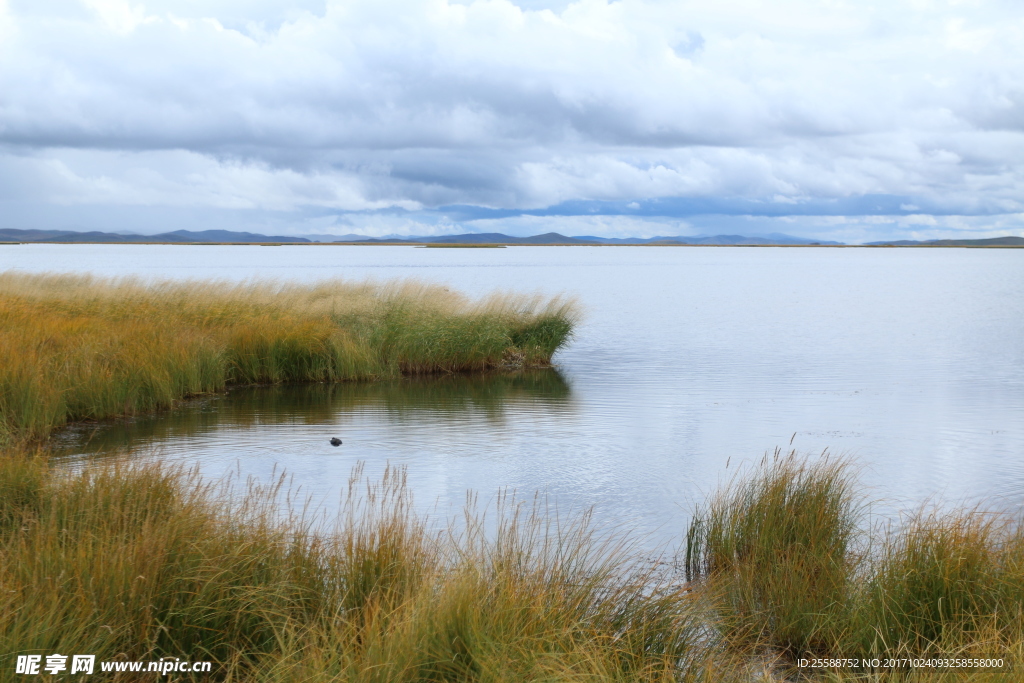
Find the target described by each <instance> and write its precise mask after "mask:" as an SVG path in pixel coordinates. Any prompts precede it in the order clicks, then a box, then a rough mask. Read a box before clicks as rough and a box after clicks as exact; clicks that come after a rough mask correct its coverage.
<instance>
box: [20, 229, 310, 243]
mask: <svg viewBox="0 0 1024 683" xmlns="http://www.w3.org/2000/svg"><path fill="white" fill-rule="evenodd" d="M0 241H4V242H63V243H67V242H81V243H87V244H132V243H139V242H160V243H168V242H171V243H180V244H191V243H203V242H296V243H298V242H311V241H312V240H308V239H306V238H304V237H282V236H278V235H260V234H257V233H254V232H233V231H231V230H201V231H199V232H193V231H191V230H175V231H174V232H164V233H161V234H159V235H134V234H125V233H119V232H95V231H93V232H77V231H73V230H13V229H9V228H3V229H0Z"/></svg>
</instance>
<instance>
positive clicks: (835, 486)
mask: <svg viewBox="0 0 1024 683" xmlns="http://www.w3.org/2000/svg"><path fill="white" fill-rule="evenodd" d="M853 483H854V480H853V477H852V476H851V472H850V469H849V466H848V465H847V464H846V463H845V462H843V461H842V460H838V459H829V458H827V457H826V458H824V459H823V460H821V461H820V462H817V463H813V464H812V463H810V462H808V461H806V460H801V459H799V458H797V457H796V455H795V454H794V453H790V454H786V455H784V454H783V453H782V452H781V451H779V450H776V451H775V453H774V454H773V455H772V456H770V457H769V456H766V457H765V459H764V460H763V461H762V462H761V464H760V467H759V469H758V470H757V471H756V472H755V473H753V474H752V475H750V476H748V477H747V478H745V479H739V478H737V479H734V480H733V481H732V482H731V483H730V485H728V486H727V487H725V488H724V489H723V490H722V491H721V492H719V493H718V494H717V495H715V496H713V497H712V498H711V499H710V500H709V502H708V503H706V504H705V505H704V506H702V507H701V508H699V509H698V510H697V511H696V513H695V515H694V518H693V521H692V523H691V525H690V528H689V531H688V533H687V550H686V573H687V578H688V579H690V580H696V579H698V578H700V577H712V578H713V581H714V583H715V585H716V586H718V587H719V588H720V590H721V594H722V599H721V608H720V616H721V619H722V624H723V627H724V628H725V629H726V630H727V631H728V632H729V635H730V637H732V638H741V639H743V640H747V641H756V642H766V643H768V644H770V645H771V646H772V647H775V648H779V649H781V650H783V651H785V652H788V653H792V654H794V655H797V654H803V653H806V652H817V651H823V650H824V651H827V650H828V649H829V647H830V646H831V645H832V644H834V643H835V642H837V641H836V638H837V634H838V633H839V632H840V631H841V630H842V628H843V626H844V623H843V622H844V620H845V612H846V609H847V603H848V593H849V586H850V583H851V579H852V576H853V574H854V572H855V570H856V561H855V560H854V555H853V550H854V547H853V546H854V544H855V540H856V538H855V534H856V531H857V528H858V524H859V522H860V521H861V509H860V508H859V506H858V505H857V503H856V502H855V500H854V497H853V495H852V492H853Z"/></svg>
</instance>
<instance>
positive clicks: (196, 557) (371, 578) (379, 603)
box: [0, 454, 709, 682]
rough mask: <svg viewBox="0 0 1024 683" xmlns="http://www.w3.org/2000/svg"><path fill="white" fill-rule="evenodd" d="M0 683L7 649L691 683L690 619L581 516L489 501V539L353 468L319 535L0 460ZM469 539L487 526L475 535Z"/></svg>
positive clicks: (326, 671) (131, 484) (245, 669)
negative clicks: (439, 520) (435, 519)
mask: <svg viewBox="0 0 1024 683" xmlns="http://www.w3.org/2000/svg"><path fill="white" fill-rule="evenodd" d="M0 493H2V494H3V495H2V496H0V558H2V562H0V586H2V587H3V590H2V593H0V679H3V680H6V679H8V678H9V677H11V676H13V673H12V672H13V670H14V669H13V662H12V661H10V660H12V659H13V657H14V656H15V655H17V654H32V653H38V654H44V655H46V654H52V653H56V652H59V653H90V654H95V655H97V659H99V660H110V659H127V660H152V659H156V658H159V657H161V656H171V657H175V656H176V657H182V658H187V659H189V660H191V661H196V660H204V659H205V660H212V661H214V662H215V664H216V672H215V673H216V676H215V678H216V679H218V680H252V681H328V680H330V681H388V682H391V681H409V682H413V681H453V682H454V681H466V682H469V681H510V682H511V681H554V680H558V681H571V680H579V681H584V680H588V681H594V680H602V681H669V680H673V681H674V680H689V679H694V680H695V679H697V678H698V677H699V676H700V675H701V672H703V671H704V670H705V669H704V667H703V665H702V661H703V660H704V659H705V654H706V652H707V651H708V647H709V645H708V642H707V640H706V637H704V636H702V627H701V624H700V621H699V612H698V611H697V610H696V609H693V604H692V603H693V601H692V598H691V597H690V596H688V595H687V594H686V593H684V592H681V591H680V590H679V588H678V587H677V586H674V585H672V584H671V583H667V582H666V581H665V580H664V579H662V578H659V577H658V576H657V575H656V574H655V573H654V572H652V571H651V569H650V568H649V567H648V566H646V565H644V564H643V563H641V562H639V561H638V560H637V559H636V558H635V557H634V556H633V555H631V554H630V553H629V551H628V548H626V547H625V546H623V545H621V544H619V545H617V544H615V543H614V542H608V541H603V540H601V539H599V538H596V537H595V536H594V534H593V531H592V530H591V528H590V525H589V519H588V518H587V517H586V516H582V517H577V518H573V519H562V520H558V519H557V517H555V516H553V515H549V514H547V512H546V510H545V508H544V507H543V506H542V505H539V504H537V503H536V502H534V503H533V504H531V503H529V502H519V501H516V500H514V499H512V498H505V499H503V500H501V501H499V503H498V504H497V505H496V507H495V508H494V513H495V514H496V515H497V520H496V522H495V523H494V524H491V525H488V523H485V522H486V519H485V517H484V514H483V512H481V511H480V510H477V509H475V508H467V513H466V517H465V519H464V520H462V521H461V522H460V523H459V524H456V525H453V526H451V527H448V526H442V527H433V526H431V525H430V524H428V523H427V522H426V521H425V520H423V519H421V518H418V517H417V516H416V515H415V514H414V513H413V511H412V507H411V499H410V496H409V492H408V490H407V488H406V486H405V477H404V472H403V471H402V470H396V469H392V470H389V471H388V472H387V473H386V474H385V475H384V477H383V479H382V480H381V481H379V482H375V483H373V482H367V481H366V480H365V478H362V477H361V473H360V472H358V471H357V472H356V473H355V476H354V478H353V479H352V481H351V482H350V487H349V494H348V496H347V497H346V503H345V507H344V510H343V512H342V514H341V516H340V518H339V520H338V522H337V524H336V525H335V526H333V527H325V526H323V525H318V524H316V523H314V522H315V521H316V518H315V517H303V516H301V515H300V516H295V515H291V516H289V515H287V514H284V515H283V516H282V513H281V509H282V508H281V500H282V499H281V496H282V494H283V493H285V490H284V489H282V488H281V486H280V482H278V483H276V484H273V485H270V486H263V487H260V486H255V485H250V486H249V487H248V488H247V489H245V490H243V491H241V492H240V493H236V494H234V495H227V494H225V493H224V491H223V490H222V489H218V488H216V487H213V486H210V485H206V484H203V483H201V482H200V480H199V479H198V478H197V476H196V474H195V473H194V472H187V471H184V470H182V469H180V468H169V467H165V466H161V465H158V464H152V463H149V464H140V463H128V462H114V463H106V464H103V465H100V466H97V467H91V468H87V469H84V470H82V471H79V472H74V473H72V472H67V471H58V470H55V469H53V468H52V467H51V466H50V465H48V464H47V463H46V461H44V460H43V459H41V458H38V457H36V458H33V457H28V456H26V455H24V454H21V455H20V456H19V457H4V458H0ZM487 530H493V532H492V531H487Z"/></svg>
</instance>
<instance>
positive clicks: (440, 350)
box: [0, 272, 575, 443]
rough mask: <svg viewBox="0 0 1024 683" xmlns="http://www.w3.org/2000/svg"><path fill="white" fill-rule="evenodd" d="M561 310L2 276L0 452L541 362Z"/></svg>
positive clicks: (330, 285) (389, 291)
mask: <svg viewBox="0 0 1024 683" xmlns="http://www.w3.org/2000/svg"><path fill="white" fill-rule="evenodd" d="M574 319H575V313H574V308H573V306H572V304H571V303H570V302H565V301H562V300H559V299H550V300H546V299H542V298H540V297H533V298H529V297H515V296H500V295H496V296H492V297H490V298H487V299H484V300H481V301H470V300H468V299H466V298H465V297H463V296H461V295H459V294H457V293H454V292H450V291H448V290H447V289H446V288H443V287H439V286H428V285H422V284H417V283H409V282H404V283H386V284H374V283H362V284H352V283H345V282H341V281H331V282H321V283H316V284H312V285H299V284H284V285H281V284H271V283H247V284H228V283H222V282H162V283H155V284H145V283H142V282H139V281H134V280H103V279H99V278H93V277H89V276H70V275H25V274H17V273H11V272H8V273H2V274H0V358H4V359H5V361H4V363H3V364H2V365H0V443H13V442H16V441H24V440H28V439H36V438H40V437H43V436H46V435H47V434H48V433H49V432H50V431H51V430H53V429H54V428H55V427H58V426H60V425H62V424H64V423H66V422H67V421H70V420H83V419H102V418H105V417H109V416H113V415H123V414H134V413H139V412H146V411H150V410H153V409H157V408H162V407H167V406H169V405H171V404H172V403H173V402H174V401H175V400H176V399H180V398H182V397H186V396H191V395H196V394H202V393H206V392H214V391H220V390H222V389H223V388H224V387H225V386H227V385H229V384H253V383H273V382H288V381H310V382H337V381H344V380H367V379H382V378H393V377H396V376H400V375H403V374H428V373H446V372H448V373H450V372H463V371H472V370H483V369H487V368H493V367H500V366H516V367H521V366H529V365H542V364H546V363H548V362H549V361H550V359H551V356H552V354H553V353H554V352H555V351H556V350H557V349H558V348H560V347H561V346H562V345H563V344H565V343H566V341H567V340H568V339H569V337H570V335H571V333H572V328H573V322H574Z"/></svg>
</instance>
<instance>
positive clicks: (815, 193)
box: [0, 0, 1024, 230]
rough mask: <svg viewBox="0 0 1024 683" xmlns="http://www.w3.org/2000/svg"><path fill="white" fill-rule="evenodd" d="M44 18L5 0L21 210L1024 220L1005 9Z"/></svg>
mask: <svg viewBox="0 0 1024 683" xmlns="http://www.w3.org/2000/svg"><path fill="white" fill-rule="evenodd" d="M48 6H49V3H44V4H40V3H33V2H29V1H28V0H20V1H14V2H0V144H2V145H4V147H2V148H0V178H3V179H4V182H8V181H9V182H10V183H11V185H9V187H14V186H15V183H16V184H17V186H18V187H20V188H23V191H22V192H21V194H19V195H18V197H17V199H18V201H21V202H28V201H34V202H37V203H39V204H40V205H51V204H52V205H75V204H81V205H96V206H99V205H110V206H114V205H117V206H152V207H159V206H168V207H172V206H179V207H180V206H191V207H210V208H216V209H237V210H246V211H295V212H301V211H304V210H319V209H333V210H337V211H367V210H377V209H386V208H394V209H397V208H402V209H408V210H416V209H418V208H420V207H428V208H429V207H436V206H443V205H446V204H472V205H479V206H488V207H494V208H510V209H536V208H542V207H546V206H550V205H553V204H557V203H559V202H566V201H573V200H602V201H622V202H629V201H637V200H644V199H650V198H658V197H662V198H664V197H669V198H671V197H703V198H715V199H719V200H722V201H726V200H729V199H731V198H737V199H747V200H750V199H754V200H762V201H766V202H771V203H774V204H776V205H779V206H782V205H787V204H791V205H793V206H800V205H803V204H805V203H806V202H808V201H815V200H828V199H835V198H847V197H857V196H870V195H892V196H897V197H900V198H903V199H901V200H900V201H897V202H896V204H895V205H896V206H898V205H899V204H901V203H902V204H906V205H908V206H909V205H913V206H915V207H916V208H915V209H913V210H915V211H917V210H921V211H922V212H925V213H927V212H928V211H930V210H933V209H936V207H938V208H941V209H942V211H943V212H946V213H949V212H953V213H958V212H959V213H964V214H971V213H992V214H1000V215H1001V214H1015V213H1019V212H1020V211H1022V210H1024V200H1022V197H1024V161H1022V160H1024V15H1022V13H1021V12H1020V11H1019V3H1017V2H1015V1H1011V0H977V1H976V2H972V3H960V4H956V3H922V2H915V1H910V0H886V1H883V0H864V1H862V2H857V3H822V2H814V1H812V0H779V1H778V2H774V3H761V2H755V1H754V0H723V1H722V2H715V3H708V2H703V1H700V2H698V1H697V0H688V1H672V2H666V1H659V0H621V1H620V2H605V1H604V0H581V1H580V2H575V3H567V2H553V3H542V2H529V3H525V2H524V3H521V4H520V5H518V6H517V5H516V4H514V3H512V2H510V1H509V0H477V1H469V0H465V1H463V2H459V3H454V2H447V1H446V0H419V1H412V0H345V1H344V2H342V1H340V0H339V1H334V0H332V1H329V2H323V1H316V0H304V1H302V2H291V3H288V4H287V5H282V3H279V2H272V1H271V0H260V1H257V2H243V0H206V1H204V2H200V1H199V0H177V1H174V0H159V1H157V0H150V1H146V0H139V1H133V0H83V2H81V3H75V2H72V1H71V0H62V2H55V3H54V4H53V5H52V8H51V9H49V10H48V9H47V7H48ZM545 7H546V8H545ZM11 192H12V191H8V195H10V194H11ZM29 197H31V198H32V199H31V200H30V199H29ZM9 201H13V200H9ZM908 210H909V209H908ZM432 220H433V219H431V221H432ZM431 221H427V222H428V223H430V222H431ZM1011 223H1012V221H1011ZM431 224H432V225H433V223H431ZM618 225H620V226H622V229H623V230H626V229H630V230H632V229H636V230H640V229H641V228H639V227H636V226H634V227H628V226H626V224H625V223H619V224H618ZM631 225H632V224H631Z"/></svg>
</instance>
